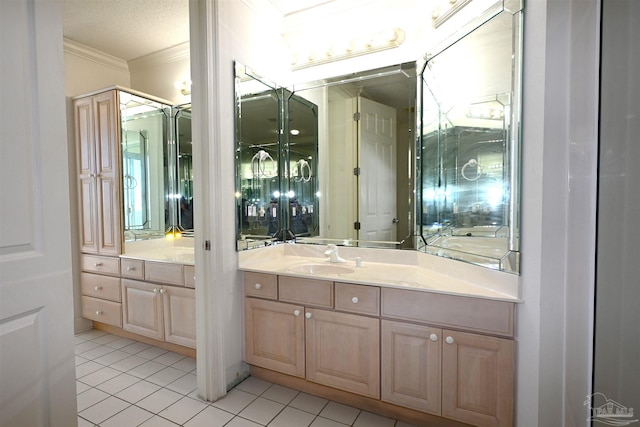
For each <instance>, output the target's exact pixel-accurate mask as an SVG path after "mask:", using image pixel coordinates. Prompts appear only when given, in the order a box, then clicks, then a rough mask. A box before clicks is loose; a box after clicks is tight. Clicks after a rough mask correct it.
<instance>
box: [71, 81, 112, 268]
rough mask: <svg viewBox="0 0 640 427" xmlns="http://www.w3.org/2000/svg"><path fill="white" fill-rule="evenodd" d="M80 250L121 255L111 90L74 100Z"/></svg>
mask: <svg viewBox="0 0 640 427" xmlns="http://www.w3.org/2000/svg"><path fill="white" fill-rule="evenodd" d="M74 111H75V139H76V164H77V173H78V207H79V210H78V213H79V217H78V224H79V226H80V250H81V251H82V252H84V253H94V254H102V255H114V256H117V255H119V254H120V253H122V240H123V239H122V226H121V223H122V193H121V190H120V123H119V120H118V117H119V109H118V102H117V96H116V92H115V91H114V90H112V91H108V92H104V93H100V94H97V95H93V96H87V97H84V98H79V99H76V100H74Z"/></svg>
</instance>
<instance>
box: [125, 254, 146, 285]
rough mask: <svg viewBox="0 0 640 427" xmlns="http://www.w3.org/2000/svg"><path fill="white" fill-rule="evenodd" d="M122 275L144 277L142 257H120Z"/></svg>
mask: <svg viewBox="0 0 640 427" xmlns="http://www.w3.org/2000/svg"><path fill="white" fill-rule="evenodd" d="M120 269H121V274H122V277H128V278H131V279H141V280H142V279H144V261H142V260H140V259H124V258H121V259H120Z"/></svg>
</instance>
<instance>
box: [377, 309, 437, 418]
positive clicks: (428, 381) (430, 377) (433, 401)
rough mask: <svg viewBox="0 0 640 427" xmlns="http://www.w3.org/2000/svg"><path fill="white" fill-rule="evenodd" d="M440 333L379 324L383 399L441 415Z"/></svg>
mask: <svg viewBox="0 0 640 427" xmlns="http://www.w3.org/2000/svg"><path fill="white" fill-rule="evenodd" d="M441 343H442V330H441V329H438V328H431V327H428V326H421V325H414V324H411V323H401V322H393V321H388V320H383V321H382V370H381V372H382V400H385V401H387V402H391V403H395V404H397V405H402V406H406V407H408V408H412V409H416V410H418V411H423V412H430V413H433V414H436V415H440V380H441V376H440V373H441V370H440V360H441V359H440V354H441V353H440V347H441Z"/></svg>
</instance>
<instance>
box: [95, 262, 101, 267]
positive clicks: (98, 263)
mask: <svg viewBox="0 0 640 427" xmlns="http://www.w3.org/2000/svg"><path fill="white" fill-rule="evenodd" d="M93 266H94V267H95V268H100V267H102V263H101V262H96V263H95V264H93Z"/></svg>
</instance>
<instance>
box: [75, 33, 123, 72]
mask: <svg viewBox="0 0 640 427" xmlns="http://www.w3.org/2000/svg"><path fill="white" fill-rule="evenodd" d="M64 53H68V54H69V55H75V56H77V57H80V58H82V59H85V60H87V61H91V62H95V63H96V64H99V65H102V66H104V67H108V68H112V69H114V70H116V71H120V72H123V73H129V66H128V65H127V62H126V61H125V60H123V59H120V58H116V57H115V56H111V55H109V54H107V53H104V52H101V51H99V50H97V49H94V48H92V47H89V46H86V45H83V44H81V43H78V42H76V41H73V40H71V39H68V38H66V37H65V38H64Z"/></svg>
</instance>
